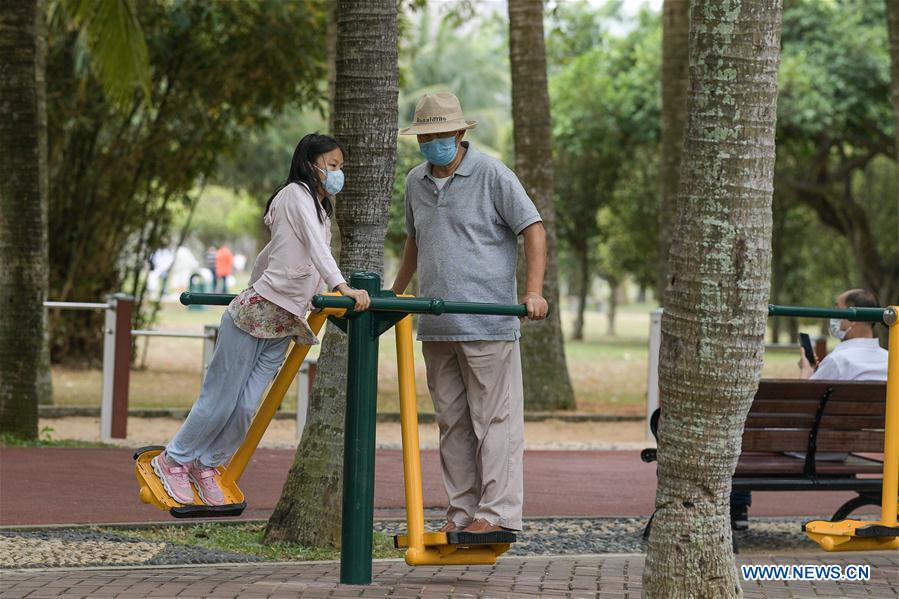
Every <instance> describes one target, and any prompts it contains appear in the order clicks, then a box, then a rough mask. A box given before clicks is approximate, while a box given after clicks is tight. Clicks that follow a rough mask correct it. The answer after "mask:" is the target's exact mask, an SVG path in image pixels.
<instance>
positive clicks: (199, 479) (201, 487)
mask: <svg viewBox="0 0 899 599" xmlns="http://www.w3.org/2000/svg"><path fill="white" fill-rule="evenodd" d="M215 474H216V471H215V468H209V467H208V466H204V465H203V464H201V463H199V462H193V463H192V464H190V465H189V466H188V467H187V475H188V476H189V477H190V482H192V483H193V484H194V486H195V487H196V488H197V494H198V495H199V496H200V499H202V500H203V503H205V504H206V505H225V494H224V493H223V492H222V489H221V487H219V484H218V482H216V480H215Z"/></svg>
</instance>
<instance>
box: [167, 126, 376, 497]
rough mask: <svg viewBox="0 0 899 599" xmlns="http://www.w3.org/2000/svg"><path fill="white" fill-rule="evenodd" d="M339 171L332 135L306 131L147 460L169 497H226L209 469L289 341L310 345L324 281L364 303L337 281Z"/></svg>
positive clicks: (238, 433) (233, 446) (237, 437)
mask: <svg viewBox="0 0 899 599" xmlns="http://www.w3.org/2000/svg"><path fill="white" fill-rule="evenodd" d="M342 168H343V150H342V149H341V147H340V144H339V143H338V142H337V140H335V139H333V138H331V137H328V136H326V135H319V134H317V133H313V134H310V135H307V136H306V137H304V138H303V139H302V140H300V143H299V144H298V145H297V148H296V151H294V154H293V161H292V162H291V165H290V174H289V175H288V177H287V181H286V182H285V183H284V184H283V185H282V186H281V187H280V188H279V189H278V190H277V191H276V192H275V193H274V195H272V197H271V198H269V200H268V205H267V206H266V211H265V219H264V222H265V224H266V226H268V228H269V229H270V230H271V233H272V239H271V241H270V242H269V243H268V245H266V246H265V248H264V249H263V250H262V252H261V253H260V254H259V257H258V258H257V259H256V265H255V266H254V268H253V272H252V274H251V275H250V286H249V287H248V288H246V289H244V290H243V291H242V292H241V293H239V294H238V295H237V297H235V298H234V300H232V302H231V303H230V304H229V305H228V309H227V310H225V313H224V314H223V315H222V322H221V325H220V327H219V334H218V341H217V343H216V346H215V353H214V354H213V356H212V362H210V364H209V370H208V372H207V374H206V378H205V379H204V381H203V388H202V389H201V391H200V397H199V399H197V402H196V403H195V404H194V406H193V408H192V409H191V411H190V414H189V415H188V417H187V420H185V422H184V424H183V425H182V426H181V428H180V429H179V430H178V432H177V433H176V434H175V436H174V437H173V438H172V440H171V441H170V442H169V444H168V445H167V446H166V448H165V451H163V452H162V453H160V454H159V455H158V456H156V457H155V458H153V460H152V462H151V463H152V465H153V470H155V471H156V475H157V476H159V479H160V480H161V481H162V483H163V486H165V490H166V492H167V493H168V494H169V495H170V496H171V497H172V499H174V500H175V501H177V502H178V503H181V504H192V503H193V502H194V501H193V492H192V490H191V483H193V485H194V486H195V487H196V489H197V494H198V495H199V496H200V498H201V499H202V500H203V502H204V503H206V504H207V505H222V504H224V503H225V498H224V494H223V493H222V489H221V488H220V487H219V485H218V483H217V482H216V480H215V468H216V467H217V466H219V465H220V464H223V463H225V462H226V461H227V460H228V459H229V458H230V457H231V456H232V455H233V454H234V452H235V451H237V448H238V447H239V446H240V443H241V442H242V441H243V438H244V436H245V435H246V433H247V430H248V429H249V426H250V421H251V420H252V418H253V415H254V414H255V412H256V407H257V405H258V403H259V400H260V398H261V397H262V393H263V392H264V391H265V389H266V388H267V387H268V384H269V383H270V382H271V380H272V378H274V376H275V374H276V373H277V371H278V368H279V367H280V366H281V362H282V360H283V359H284V353H285V351H286V350H287V345H288V343H289V340H290V338H291V337H295V338H296V342H297V343H298V344H304V345H313V344H317V343H318V339H316V337H315V335H314V334H313V333H312V330H311V329H310V328H309V325H308V324H307V322H306V319H305V315H306V312H307V310H308V309H309V302H310V300H311V298H312V296H313V295H314V294H315V293H317V292H318V291H319V290H320V289H321V287H322V285H323V283H325V284H327V286H328V289H336V290H337V291H339V292H340V293H341V294H343V295H346V296H349V297H352V298H353V299H354V300H355V301H356V309H357V310H366V309H367V308H368V306H369V304H370V299H369V297H368V293H366V292H365V291H363V290H358V289H353V288H351V287H349V286H348V285H347V284H346V281H345V280H344V278H343V276H341V274H340V269H339V268H338V267H337V263H336V262H335V261H334V258H333V257H332V256H331V251H330V244H331V218H330V216H331V212H332V200H333V198H334V196H335V195H336V194H337V193H338V192H339V191H340V190H341V188H342V187H343V171H342V170H341V169H342Z"/></svg>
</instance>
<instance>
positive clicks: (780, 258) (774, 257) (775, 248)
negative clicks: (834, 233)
mask: <svg viewBox="0 0 899 599" xmlns="http://www.w3.org/2000/svg"><path fill="white" fill-rule="evenodd" d="M784 203H785V200H784V198H783V196H781V197H780V198H779V199H778V198H776V199H774V200H773V202H772V206H771V215H772V222H771V225H772V226H771V294H770V295H771V303H772V304H780V303H783V301H782V292H783V287H784V280H785V278H786V275H787V268H786V260H784V242H785V241H786V239H785V235H786V233H785V231H784V229H785V227H786V223H787V214H788V213H789V208H788V207H787V206H784ZM790 320H792V321H796V319H795V318H791V319H790ZM783 321H784V319H783V318H772V319H771V322H770V324H771V342H772V343H779V339H780V330H781V326H782V325H783Z"/></svg>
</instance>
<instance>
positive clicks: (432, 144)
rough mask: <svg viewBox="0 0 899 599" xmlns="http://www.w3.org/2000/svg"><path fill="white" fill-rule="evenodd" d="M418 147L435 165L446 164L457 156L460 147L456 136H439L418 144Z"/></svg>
mask: <svg viewBox="0 0 899 599" xmlns="http://www.w3.org/2000/svg"><path fill="white" fill-rule="evenodd" d="M418 149H419V150H421V153H422V154H424V157H425V158H426V159H427V161H428V162H430V163H431V164H433V165H434V166H446V165H447V164H449V163H450V162H452V161H453V159H454V158H455V157H456V152H457V151H458V147H457V146H456V136H455V135H453V136H451V137H438V138H437V139H432V140H431V141H427V142H425V143H420V144H418Z"/></svg>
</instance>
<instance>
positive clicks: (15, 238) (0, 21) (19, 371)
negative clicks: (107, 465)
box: [0, 0, 47, 439]
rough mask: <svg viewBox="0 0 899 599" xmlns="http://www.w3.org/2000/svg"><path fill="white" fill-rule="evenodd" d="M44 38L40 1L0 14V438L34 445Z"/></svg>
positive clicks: (41, 266)
mask: <svg viewBox="0 0 899 599" xmlns="http://www.w3.org/2000/svg"><path fill="white" fill-rule="evenodd" d="M46 53H47V32H46V27H45V25H44V8H43V3H42V2H41V1H40V0H9V1H8V2H6V3H5V4H4V7H3V10H2V11H0V63H2V64H3V68H2V69H0V173H3V174H2V176H0V306H2V308H0V433H10V434H13V435H15V436H18V437H22V438H28V439H33V438H35V437H37V406H38V402H39V399H40V395H41V388H42V372H43V374H46V370H44V371H42V369H41V367H42V366H43V367H44V369H46V368H47V361H46V360H45V359H44V358H46V355H45V354H44V352H45V351H46V344H45V342H44V330H45V324H46V322H45V320H46V318H45V311H44V306H43V303H44V300H46V296H47V105H46V82H45V78H44V77H45V72H46V68H45V65H46Z"/></svg>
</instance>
